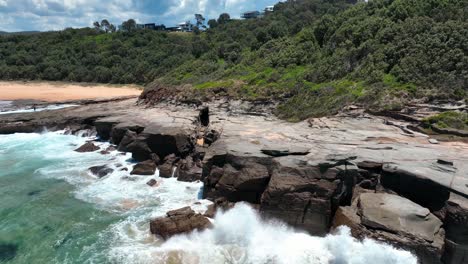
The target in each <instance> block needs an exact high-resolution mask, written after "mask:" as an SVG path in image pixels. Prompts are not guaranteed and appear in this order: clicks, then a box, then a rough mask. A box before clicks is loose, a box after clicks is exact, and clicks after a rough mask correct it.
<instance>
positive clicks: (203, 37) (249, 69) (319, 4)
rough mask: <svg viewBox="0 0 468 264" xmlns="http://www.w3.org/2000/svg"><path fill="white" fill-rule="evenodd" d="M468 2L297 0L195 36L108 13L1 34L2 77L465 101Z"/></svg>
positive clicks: (247, 93)
mask: <svg viewBox="0 0 468 264" xmlns="http://www.w3.org/2000/svg"><path fill="white" fill-rule="evenodd" d="M467 10H468V1H466V0H372V1H368V2H363V1H350V0H331V1H326V0H297V1H287V2H281V3H278V4H277V5H276V6H275V8H274V12H268V13H267V14H265V16H263V17H261V18H258V19H248V20H235V19H231V18H230V16H229V14H221V15H220V16H219V18H218V19H217V20H215V19H210V20H208V25H209V29H207V30H206V31H204V32H200V31H199V30H197V31H196V33H197V34H194V33H167V32H156V31H151V30H147V29H138V30H137V28H136V22H135V20H133V19H130V20H128V21H125V22H124V23H123V27H124V31H118V32H113V30H112V29H109V28H108V27H109V26H107V23H108V21H105V20H103V21H101V23H98V22H97V25H94V26H97V27H99V28H100V29H103V30H99V31H96V30H92V29H90V28H83V29H66V30H63V31H59V32H47V33H41V34H34V35H24V36H23V35H6V36H1V37H0V78H1V79H44V80H70V81H85V82H113V83H150V82H152V81H154V80H156V81H157V82H159V83H163V84H166V85H183V84H191V85H192V86H193V87H195V89H197V88H200V89H199V90H207V91H209V90H210V89H211V88H217V87H220V86H221V87H223V88H227V89H232V90H233V91H235V93H236V94H238V95H239V96H242V97H245V98H261V97H277V98H282V99H284V98H290V100H293V99H294V98H296V97H295V96H297V95H299V94H300V95H301V96H300V98H309V97H310V98H312V99H310V98H309V99H308V101H307V102H303V103H310V102H311V101H314V100H313V98H322V99H323V97H324V96H325V97H326V96H327V95H330V94H336V93H338V94H342V93H343V94H346V96H345V98H346V99H343V100H345V101H349V100H351V101H353V100H356V99H359V98H361V97H363V96H367V97H369V96H375V98H376V99H375V101H379V100H385V101H386V102H387V103H388V102H390V101H391V100H388V98H389V96H390V97H392V96H393V97H395V98H399V100H400V101H402V100H403V101H404V100H405V98H417V97H440V98H444V97H445V98H447V97H450V98H455V99H463V98H464V97H466V96H467V95H466V94H467V89H468V88H467V87H468V22H467V15H466V14H467V13H468V12H467ZM196 18H198V21H199V24H200V23H203V22H204V19H205V18H204V17H203V16H202V15H201V14H197V16H196ZM105 32H108V33H107V34H106V33H105ZM112 32H113V33H112ZM345 84H346V85H345ZM340 87H341V88H340ZM353 87H354V88H353ZM304 94H305V95H307V96H303V95H304ZM334 98H336V96H335V95H334ZM402 98H403V99H402ZM295 100H299V99H298V98H296V99H295ZM304 100H305V99H304ZM299 101H300V100H299ZM299 101H297V102H295V103H296V104H300V103H301V102H299ZM319 101H320V100H319Z"/></svg>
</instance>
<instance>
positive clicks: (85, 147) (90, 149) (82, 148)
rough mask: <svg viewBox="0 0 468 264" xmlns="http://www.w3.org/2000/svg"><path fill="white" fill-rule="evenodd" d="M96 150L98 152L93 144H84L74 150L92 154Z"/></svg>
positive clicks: (97, 148)
mask: <svg viewBox="0 0 468 264" xmlns="http://www.w3.org/2000/svg"><path fill="white" fill-rule="evenodd" d="M96 150H99V147H98V146H96V145H94V143H93V142H86V143H85V144H83V145H82V146H80V147H79V148H77V149H75V151H76V152H81V153H83V152H94V151H96Z"/></svg>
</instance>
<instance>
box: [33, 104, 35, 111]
mask: <svg viewBox="0 0 468 264" xmlns="http://www.w3.org/2000/svg"><path fill="white" fill-rule="evenodd" d="M33 109H34V112H36V104H33Z"/></svg>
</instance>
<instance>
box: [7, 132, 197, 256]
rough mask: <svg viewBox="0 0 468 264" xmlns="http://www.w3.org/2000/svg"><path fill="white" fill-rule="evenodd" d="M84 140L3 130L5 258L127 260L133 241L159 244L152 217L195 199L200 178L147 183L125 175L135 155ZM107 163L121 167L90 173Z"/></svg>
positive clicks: (139, 178) (139, 244) (57, 134)
mask: <svg viewBox="0 0 468 264" xmlns="http://www.w3.org/2000/svg"><path fill="white" fill-rule="evenodd" d="M85 141H86V139H85V138H80V137H75V136H68V135H61V134H60V133H45V134H42V135H40V134H15V135H0V260H3V262H5V263H128V262H127V257H128V254H129V252H131V251H132V248H138V247H139V246H142V245H143V246H146V245H148V246H149V245H151V244H157V243H158V241H157V240H156V239H155V238H153V236H152V235H151V234H149V226H148V221H149V218H151V217H155V216H158V215H161V214H163V213H164V212H165V211H166V210H169V209H174V208H176V207H177V206H185V205H187V204H190V203H193V202H195V201H196V197H197V192H198V190H199V188H200V186H199V184H180V185H179V184H177V185H176V182H175V180H167V181H166V182H164V183H163V184H162V185H161V186H160V188H159V189H155V188H151V187H149V186H147V185H146V182H147V181H148V180H149V177H143V176H134V177H133V178H131V179H126V178H125V177H131V176H130V175H129V174H128V172H127V171H119V168H121V166H122V167H128V169H131V164H130V163H129V162H128V161H127V160H128V159H129V158H130V155H129V154H124V155H122V154H121V153H117V152H114V153H112V154H111V155H102V154H99V153H77V152H74V151H73V149H76V148H77V147H78V146H80V145H82V144H84V143H85ZM101 145H102V148H105V147H106V146H108V144H105V143H102V144H101ZM103 164H108V165H109V166H110V167H112V168H114V169H115V172H114V173H113V174H112V175H110V176H107V177H105V178H103V179H97V178H95V177H94V176H92V175H90V174H89V173H88V170H87V169H88V168H89V167H91V166H95V165H103ZM117 167H119V168H117ZM172 185H176V186H173V187H172ZM172 191H174V192H177V193H176V194H173V193H172ZM171 197H172V199H170V198H171ZM168 200H170V202H168Z"/></svg>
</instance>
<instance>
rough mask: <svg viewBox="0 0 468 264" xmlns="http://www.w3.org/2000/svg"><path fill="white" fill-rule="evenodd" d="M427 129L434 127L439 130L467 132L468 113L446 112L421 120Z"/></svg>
mask: <svg viewBox="0 0 468 264" xmlns="http://www.w3.org/2000/svg"><path fill="white" fill-rule="evenodd" d="M423 125H424V126H425V127H427V128H429V127H431V126H433V125H435V126H437V127H439V128H453V129H458V130H466V131H468V113H465V112H455V111H448V112H444V113H440V114H438V115H435V116H431V117H428V118H426V119H424V120H423Z"/></svg>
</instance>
